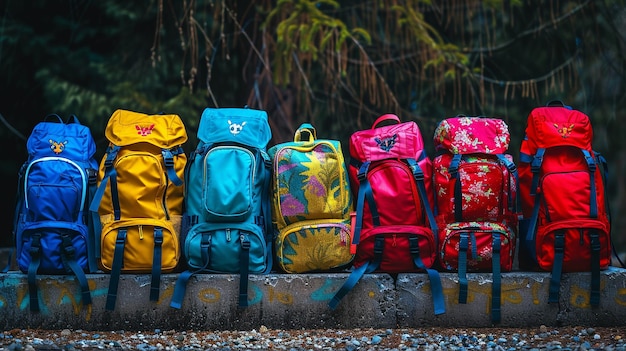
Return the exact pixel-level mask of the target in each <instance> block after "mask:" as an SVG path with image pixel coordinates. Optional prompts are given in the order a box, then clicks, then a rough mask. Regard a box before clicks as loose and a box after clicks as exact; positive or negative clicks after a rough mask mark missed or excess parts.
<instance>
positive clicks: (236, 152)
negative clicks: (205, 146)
mask: <svg viewBox="0 0 626 351" xmlns="http://www.w3.org/2000/svg"><path fill="white" fill-rule="evenodd" d="M255 166H256V159H255V156H254V154H253V153H252V152H251V151H250V150H248V149H246V148H243V147H238V146H228V147H226V146H224V147H222V146H218V147H215V148H213V149H211V150H209V151H208V153H207V154H206V156H205V158H204V172H203V173H204V176H203V181H204V184H203V186H202V199H203V204H204V209H205V210H206V211H207V214H208V218H209V220H211V221H216V222H226V221H230V222H232V221H244V220H245V219H246V218H247V217H248V216H249V215H250V212H251V211H252V208H253V203H252V199H253V196H254V194H253V189H254V177H255Z"/></svg>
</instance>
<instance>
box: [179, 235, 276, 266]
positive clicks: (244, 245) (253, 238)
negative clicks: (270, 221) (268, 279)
mask: <svg viewBox="0 0 626 351" xmlns="http://www.w3.org/2000/svg"><path fill="white" fill-rule="evenodd" d="M246 251H247V253H246ZM184 252H185V256H186V258H187V264H188V265H189V267H190V268H191V269H192V270H204V271H206V272H215V273H239V272H240V270H241V268H242V267H241V262H242V258H243V257H242V254H246V256H247V260H248V272H249V273H257V274H259V273H263V272H265V271H266V268H267V265H268V261H267V250H266V243H265V240H264V238H263V233H262V230H261V228H260V227H258V226H256V225H254V224H248V223H244V224H242V225H239V226H232V225H224V226H220V225H219V224H218V225H215V224H209V223H200V224H197V225H195V226H193V227H192V228H191V229H190V230H189V233H188V234H187V237H186V239H185V248H184Z"/></svg>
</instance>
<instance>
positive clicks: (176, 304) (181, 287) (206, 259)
mask: <svg viewBox="0 0 626 351" xmlns="http://www.w3.org/2000/svg"><path fill="white" fill-rule="evenodd" d="M200 256H201V257H202V262H203V263H204V265H203V266H202V267H201V268H199V269H197V270H193V271H192V270H190V269H188V270H186V271H184V272H182V273H181V274H180V275H179V276H178V280H177V281H176V285H175V286H174V293H173V295H172V300H171V302H170V307H173V308H177V309H180V308H181V307H182V305H183V298H184V297H185V291H186V289H187V282H188V281H189V278H191V276H192V275H194V274H196V273H198V272H200V271H202V270H204V269H206V267H208V266H209V263H210V260H211V235H209V234H208V233H202V237H201V240H200Z"/></svg>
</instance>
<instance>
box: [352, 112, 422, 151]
mask: <svg viewBox="0 0 626 351" xmlns="http://www.w3.org/2000/svg"><path fill="white" fill-rule="evenodd" d="M386 121H391V122H394V124H391V125H386V126H379V125H380V124H382V123H383V122H386ZM421 135H422V134H421V132H420V130H419V127H418V125H417V123H415V122H413V121H410V122H400V119H399V118H398V116H396V115H393V114H386V115H382V116H380V117H379V118H378V119H377V120H376V121H375V122H374V124H373V125H372V128H371V129H365V130H360V131H357V132H355V133H353V134H352V136H351V137H350V157H352V158H354V159H357V160H369V161H378V160H384V159H389V158H398V159H407V158H414V159H416V160H419V159H421V158H422V155H423V150H424V140H423V139H422V137H421Z"/></svg>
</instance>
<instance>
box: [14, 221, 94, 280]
mask: <svg viewBox="0 0 626 351" xmlns="http://www.w3.org/2000/svg"><path fill="white" fill-rule="evenodd" d="M19 240H20V243H19V244H18V245H19V246H18V248H19V250H18V252H17V263H18V266H19V268H20V270H21V271H22V272H28V266H29V265H30V263H31V262H32V261H33V260H34V259H36V257H35V255H37V256H38V257H37V259H39V260H40V264H39V269H38V270H37V273H40V274H68V273H69V272H71V270H70V267H69V266H68V265H67V260H69V259H73V260H75V261H76V263H78V265H79V266H80V267H81V268H82V269H83V270H85V271H86V270H87V267H88V257H87V226H86V225H83V224H77V223H70V222H60V221H43V222H37V223H29V224H25V225H23V226H22V227H21V237H20V238H19Z"/></svg>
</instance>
